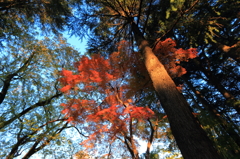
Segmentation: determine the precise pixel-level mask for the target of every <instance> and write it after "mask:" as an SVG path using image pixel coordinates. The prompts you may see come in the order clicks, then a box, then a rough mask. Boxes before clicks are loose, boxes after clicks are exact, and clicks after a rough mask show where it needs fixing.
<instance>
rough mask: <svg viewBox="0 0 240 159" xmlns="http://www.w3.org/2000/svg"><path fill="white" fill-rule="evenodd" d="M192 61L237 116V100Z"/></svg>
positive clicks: (238, 110) (238, 109) (238, 108)
mask: <svg viewBox="0 0 240 159" xmlns="http://www.w3.org/2000/svg"><path fill="white" fill-rule="evenodd" d="M193 61H194V64H195V65H196V67H198V68H199V70H201V71H202V72H203V73H204V74H205V76H206V77H207V78H208V79H209V80H208V82H209V83H210V84H211V85H213V86H214V87H215V88H216V89H217V90H218V91H219V92H220V93H221V94H222V95H223V97H224V98H225V99H226V104H227V105H228V106H229V107H232V108H233V109H235V110H236V111H237V112H238V114H240V104H239V103H238V101H237V99H236V98H235V97H234V96H233V95H232V94H231V93H230V92H229V91H228V90H226V89H225V88H224V86H222V85H221V83H219V81H218V79H216V78H215V77H214V76H213V75H212V73H211V72H210V71H208V70H207V69H205V68H203V67H202V66H201V65H200V61H198V60H196V59H193Z"/></svg>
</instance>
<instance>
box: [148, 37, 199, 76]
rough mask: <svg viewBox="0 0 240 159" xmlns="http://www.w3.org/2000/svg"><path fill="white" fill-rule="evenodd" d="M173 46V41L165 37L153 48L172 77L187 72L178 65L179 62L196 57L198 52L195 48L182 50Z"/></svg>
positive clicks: (174, 44)
mask: <svg viewBox="0 0 240 159" xmlns="http://www.w3.org/2000/svg"><path fill="white" fill-rule="evenodd" d="M175 47H176V43H175V41H174V40H172V39H170V38H167V39H166V40H164V41H161V42H158V43H157V44H156V46H155V48H154V50H153V51H154V53H155V54H156V55H157V56H158V58H159V60H160V61H161V63H162V64H164V66H165V68H166V70H167V71H168V73H169V75H170V76H171V77H172V78H174V77H180V76H182V75H183V74H185V73H187V70H186V69H185V68H183V67H182V66H181V65H180V62H181V61H186V62H187V61H188V60H189V59H193V58H195V57H197V53H198V52H197V49H196V48H190V49H187V50H184V49H182V48H180V49H177V48H175Z"/></svg>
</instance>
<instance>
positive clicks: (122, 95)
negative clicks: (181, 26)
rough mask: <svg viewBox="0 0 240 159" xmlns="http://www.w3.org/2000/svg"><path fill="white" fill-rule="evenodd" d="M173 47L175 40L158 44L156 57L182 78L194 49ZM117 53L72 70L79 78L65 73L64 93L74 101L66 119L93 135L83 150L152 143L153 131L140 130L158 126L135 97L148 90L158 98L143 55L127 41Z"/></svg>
mask: <svg viewBox="0 0 240 159" xmlns="http://www.w3.org/2000/svg"><path fill="white" fill-rule="evenodd" d="M175 46H176V44H175V42H174V41H173V40H171V39H166V40H165V41H160V42H159V43H158V44H157V45H156V49H155V53H156V54H157V55H158V56H159V58H161V59H162V60H163V61H168V63H167V62H166V63H164V66H165V67H166V68H167V69H168V70H169V72H173V70H174V69H175V70H177V71H178V72H175V73H172V75H174V76H178V77H179V76H181V75H182V74H184V73H186V70H184V69H183V68H182V69H179V68H178V67H181V66H177V65H176V64H179V63H180V61H187V60H188V59H190V58H195V57H196V56H197V52H196V49H189V50H183V49H176V48H175ZM117 49H118V51H117V52H113V53H112V54H111V55H110V56H109V58H108V59H105V58H104V57H102V56H101V55H99V54H93V55H92V56H91V57H87V56H83V57H82V58H81V59H80V60H79V62H76V63H75V65H74V66H75V68H76V69H77V73H73V72H72V71H69V70H65V69H63V70H62V71H61V75H62V77H61V78H60V79H59V81H60V82H61V83H62V84H63V87H62V88H61V89H60V91H61V92H64V93H66V94H67V95H70V96H71V97H72V98H73V99H70V100H68V102H67V103H65V104H62V106H63V108H64V109H63V111H62V113H63V114H65V115H66V117H67V118H68V122H71V123H73V124H84V125H86V126H85V127H84V128H83V129H84V130H85V132H87V133H89V134H90V135H89V137H88V139H87V140H85V141H84V142H82V145H84V146H85V147H87V148H88V149H96V143H97V141H99V142H100V143H104V141H105V143H110V144H112V143H113V142H114V141H115V140H117V139H121V138H127V137H128V136H129V134H132V133H134V134H135V135H136V136H138V138H139V139H141V140H147V141H148V140H149V137H147V136H146V134H145V133H146V132H148V131H149V130H144V129H146V128H147V127H146V128H144V129H143V130H141V131H139V130H137V129H139V128H140V127H139V125H144V124H145V125H146V122H148V121H150V119H151V120H152V124H153V125H154V124H158V121H156V116H155V115H154V112H153V111H152V110H151V109H150V108H149V106H148V107H142V106H140V105H139V104H137V103H138V100H139V99H138V98H137V97H136V95H137V94H141V93H142V91H144V90H146V92H149V91H152V92H154V89H153V87H152V84H151V83H150V82H149V75H148V73H147V71H146V68H145V66H144V65H143V61H142V59H141V56H140V54H139V53H137V52H132V50H131V48H130V43H129V42H127V41H124V40H123V41H121V42H120V43H119V44H118V47H117ZM181 70H184V71H183V72H181ZM139 78H141V81H139ZM78 93H79V94H81V95H82V98H80V99H76V98H74V96H73V95H74V94H78ZM157 118H158V117H157ZM164 118H165V117H164ZM154 121H156V122H154ZM86 123H87V124H86ZM143 131H146V132H145V133H143ZM135 132H138V133H137V134H136V133H135ZM150 133H151V132H149V134H150ZM135 142H136V141H135ZM125 146H126V145H125Z"/></svg>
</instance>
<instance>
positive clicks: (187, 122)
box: [132, 22, 220, 159]
mask: <svg viewBox="0 0 240 159" xmlns="http://www.w3.org/2000/svg"><path fill="white" fill-rule="evenodd" d="M132 31H133V33H134V36H135V40H136V42H137V45H138V47H139V49H140V52H141V53H142V55H143V56H144V62H145V66H146V68H147V71H148V73H149V75H150V77H151V80H152V82H153V86H154V88H155V91H156V92H157V94H158V97H159V99H160V102H161V105H162V107H163V108H164V110H165V112H166V114H167V116H168V120H169V122H170V127H171V130H172V133H173V135H174V137H175V139H176V142H177V145H178V147H179V149H180V151H181V153H182V155H183V157H184V158H185V159H193V158H194V159H217V158H220V156H219V154H218V153H217V151H216V150H215V148H214V147H213V144H212V143H211V141H210V139H209V138H208V137H207V134H206V133H205V132H204V130H203V129H202V128H201V127H200V125H199V123H198V122H197V120H196V119H195V118H194V116H193V115H192V112H191V110H190V108H189V105H188V103H187V102H186V100H185V98H184V97H183V96H182V95H181V94H180V93H179V92H178V90H177V88H176V85H175V84H174V82H173V80H172V79H171V77H170V76H169V75H168V73H167V71H166V69H165V68H164V66H163V65H162V64H161V63H160V61H159V60H158V58H157V57H156V56H155V54H154V53H153V51H152V49H151V48H150V47H149V44H148V41H146V40H145V39H144V37H143V35H142V33H141V32H140V30H139V28H138V26H137V25H136V24H135V23H134V22H132Z"/></svg>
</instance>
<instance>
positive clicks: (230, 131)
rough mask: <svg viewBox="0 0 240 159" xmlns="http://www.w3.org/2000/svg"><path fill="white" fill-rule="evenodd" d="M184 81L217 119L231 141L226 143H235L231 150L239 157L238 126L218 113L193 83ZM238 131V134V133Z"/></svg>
mask: <svg viewBox="0 0 240 159" xmlns="http://www.w3.org/2000/svg"><path fill="white" fill-rule="evenodd" d="M183 80H184V81H185V83H186V84H187V86H188V87H189V88H190V89H191V90H192V92H193V93H194V94H195V96H196V97H197V100H198V101H199V102H201V103H202V106H203V107H204V108H205V109H206V110H208V112H209V113H210V115H211V116H212V117H213V118H215V119H216V120H217V121H218V123H219V126H220V127H221V129H222V130H221V132H223V133H224V134H226V135H227V136H228V137H229V138H228V139H230V138H232V139H230V140H229V141H226V142H230V141H231V142H235V143H233V144H231V148H232V152H234V153H233V154H235V155H239V153H240V151H239V150H238V149H236V147H235V145H238V147H239V148H240V136H239V134H238V133H237V132H239V129H238V127H236V125H235V124H234V123H233V122H232V121H227V120H226V119H225V116H224V115H223V114H222V113H220V112H218V110H216V109H215V108H214V107H213V106H212V105H211V104H209V103H208V102H207V101H206V100H205V99H204V97H203V96H202V95H201V93H200V92H198V91H197V90H196V89H195V88H194V87H193V85H192V84H191V82H189V81H188V80H187V79H186V78H184V77H183ZM236 131H237V132H236Z"/></svg>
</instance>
